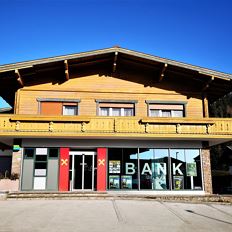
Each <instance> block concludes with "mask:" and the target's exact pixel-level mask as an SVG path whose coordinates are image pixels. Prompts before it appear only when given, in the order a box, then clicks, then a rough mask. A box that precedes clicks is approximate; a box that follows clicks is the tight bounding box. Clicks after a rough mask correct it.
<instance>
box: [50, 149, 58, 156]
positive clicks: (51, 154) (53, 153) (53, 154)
mask: <svg viewBox="0 0 232 232" xmlns="http://www.w3.org/2000/svg"><path fill="white" fill-rule="evenodd" d="M58 154H59V150H58V149H57V148H50V149H49V157H50V158H58Z"/></svg>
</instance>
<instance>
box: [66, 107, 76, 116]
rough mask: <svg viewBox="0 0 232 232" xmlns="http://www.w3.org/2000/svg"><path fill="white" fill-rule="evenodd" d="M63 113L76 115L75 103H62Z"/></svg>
mask: <svg viewBox="0 0 232 232" xmlns="http://www.w3.org/2000/svg"><path fill="white" fill-rule="evenodd" d="M63 115H77V105H64V106H63Z"/></svg>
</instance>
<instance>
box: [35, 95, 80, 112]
mask: <svg viewBox="0 0 232 232" xmlns="http://www.w3.org/2000/svg"><path fill="white" fill-rule="evenodd" d="M37 101H39V103H40V114H41V115H78V102H80V100H78V99H56V98H54V99H52V98H46V99H37Z"/></svg>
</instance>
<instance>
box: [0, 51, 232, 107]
mask: <svg viewBox="0 0 232 232" xmlns="http://www.w3.org/2000/svg"><path fill="white" fill-rule="evenodd" d="M122 63H126V64H130V65H133V66H137V67H143V68H144V67H145V68H146V69H147V70H148V69H149V70H150V71H151V73H152V72H154V73H156V75H154V76H155V81H157V82H161V81H163V79H164V80H165V79H166V77H165V76H166V75H167V76H168V75H169V76H171V75H178V76H181V77H189V78H192V80H194V81H196V82H197V83H199V86H200V87H199V88H200V89H199V92H209V95H215V96H216V98H218V97H221V96H224V95H225V94H227V93H229V92H230V91H231V89H232V75H231V74H227V73H223V72H218V71H215V70H211V69H207V68H203V67H199V66H194V65H190V64H186V63H183V62H178V61H174V60H170V59H166V58H161V57H158V56H153V55H149V54H145V53H141V52H137V51H133V50H129V49H125V48H120V47H112V48H106V49H100V50H94V51H88V52H81V53H75V54H70V55H64V56H56V57H50V58H43V59H36V60H31V61H25V62H18V63H13V64H6V65H1V66H0V82H1V81H4V84H5V85H10V86H11V89H12V90H13V92H14V91H16V90H17V89H19V88H22V87H23V86H24V85H25V83H26V81H27V77H28V76H31V75H34V74H36V73H39V72H46V71H50V72H52V71H57V72H59V73H61V75H63V77H64V79H63V81H67V80H69V78H70V72H72V69H73V68H74V67H77V66H78V67H82V68H85V67H86V66H88V65H99V64H103V65H104V66H108V67H109V69H110V70H111V73H112V74H113V73H115V72H117V70H118V67H120V65H121V64H122ZM4 88H5V86H2V91H3V92H4ZM0 89H1V87H0ZM8 92H9V89H8ZM4 97H6V98H7V97H8V96H7V94H5V95H4ZM6 100H7V101H8V102H9V100H10V101H11V103H12V99H6Z"/></svg>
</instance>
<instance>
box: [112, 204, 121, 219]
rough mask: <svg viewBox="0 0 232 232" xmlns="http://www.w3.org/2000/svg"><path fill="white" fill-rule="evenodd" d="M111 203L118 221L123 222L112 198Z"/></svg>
mask: <svg viewBox="0 0 232 232" xmlns="http://www.w3.org/2000/svg"><path fill="white" fill-rule="evenodd" d="M112 204H113V208H114V212H115V214H116V216H117V219H118V222H123V218H122V215H121V213H120V211H119V209H118V206H117V204H116V202H115V200H112Z"/></svg>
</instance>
